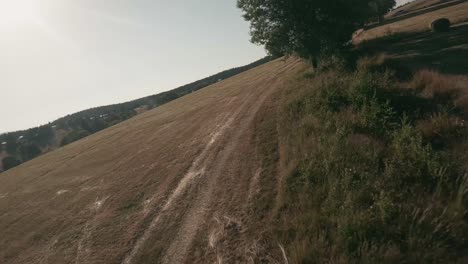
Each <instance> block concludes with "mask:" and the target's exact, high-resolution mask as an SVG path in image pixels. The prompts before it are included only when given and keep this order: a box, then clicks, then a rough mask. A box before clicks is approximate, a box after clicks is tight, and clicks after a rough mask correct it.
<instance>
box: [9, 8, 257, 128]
mask: <svg viewBox="0 0 468 264" xmlns="http://www.w3.org/2000/svg"><path fill="white" fill-rule="evenodd" d="M248 30H249V26H248V24H247V22H244V20H243V19H242V17H241V15H240V11H239V10H238V9H237V8H236V1H235V0H203V1H197V0H0V99H1V102H0V132H6V131H13V130H19V129H26V128H29V127H32V126H37V125H40V124H44V123H47V122H49V121H53V120H54V119H56V118H59V117H61V116H64V115H67V114H71V113H73V112H76V111H80V110H84V109H87V108H90V107H95V106H101V105H105V104H112V103H118V102H124V101H128V100H131V99H136V98H140V97H143V96H146V95H151V94H155V93H159V92H162V91H165V90H169V89H173V88H176V87H178V86H180V85H183V84H186V83H189V82H192V81H195V80H198V79H201V78H203V77H207V76H209V75H211V74H214V73H217V72H219V71H222V70H225V69H228V68H231V67H235V66H241V65H244V64H247V63H250V62H253V61H254V60H257V59H259V58H261V57H263V56H265V52H264V50H263V48H262V47H258V46H255V45H253V44H251V43H249V35H248Z"/></svg>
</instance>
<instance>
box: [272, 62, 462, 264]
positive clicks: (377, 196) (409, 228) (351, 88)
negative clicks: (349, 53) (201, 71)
mask: <svg viewBox="0 0 468 264" xmlns="http://www.w3.org/2000/svg"><path fill="white" fill-rule="evenodd" d="M380 62H381V60H380V59H379V58H367V59H365V60H364V61H363V62H361V64H360V65H361V66H360V67H359V70H358V72H349V71H347V70H343V69H341V68H340V67H337V68H335V69H333V68H329V69H328V70H326V71H325V72H317V73H315V74H305V75H304V74H303V75H301V76H298V77H297V78H296V79H293V80H292V81H291V84H290V87H289V89H291V91H293V92H291V93H285V96H286V97H285V108H284V111H283V118H281V119H280V120H281V122H283V123H282V125H281V126H280V127H281V128H282V130H283V131H284V132H283V133H280V135H283V137H281V141H280V142H281V144H285V145H289V147H288V153H287V155H289V156H288V158H289V159H294V160H298V161H299V162H298V163H297V167H296V169H295V170H294V171H293V172H292V173H291V174H290V176H289V178H288V181H287V183H288V184H287V192H286V193H287V195H286V200H285V203H284V207H283V208H282V210H281V211H280V212H281V213H280V216H279V217H280V223H281V224H280V225H279V226H278V228H279V231H278V233H279V234H280V235H279V236H280V239H281V241H282V242H283V243H284V244H285V245H286V246H287V247H286V251H287V254H288V256H289V260H290V263H401V262H405V263H441V262H449V263H463V262H464V260H466V257H468V252H467V251H466V246H467V244H466V241H465V238H466V236H467V235H468V222H467V221H466V218H463V216H462V215H465V213H466V211H465V210H466V208H467V207H468V199H467V196H466V190H467V188H468V184H467V182H466V181H467V178H466V174H465V173H464V172H465V171H466V169H467V168H468V167H466V161H467V160H468V159H467V156H468V155H466V154H464V152H465V151H466V150H467V149H468V141H466V138H467V136H468V130H467V128H466V126H465V121H464V117H463V115H464V113H463V110H462V109H458V107H457V106H456V103H455V102H457V100H459V98H463V97H464V95H465V94H466V93H467V92H468V89H464V87H465V86H463V84H466V83H464V82H462V81H460V80H462V79H463V77H459V76H446V75H442V74H439V73H436V72H433V71H429V70H422V71H420V72H419V73H417V74H416V75H415V76H414V78H412V80H411V81H409V82H406V83H397V82H396V80H395V79H394V78H393V77H392V75H391V74H389V73H382V72H379V71H377V72H372V71H373V69H374V68H375V67H374V66H375V65H373V64H374V63H376V64H379V63H380ZM377 68H378V67H377ZM460 78H461V79H460ZM296 149H301V150H302V151H295V150H296ZM463 212H465V213H463Z"/></svg>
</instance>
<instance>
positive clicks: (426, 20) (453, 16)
mask: <svg viewBox="0 0 468 264" xmlns="http://www.w3.org/2000/svg"><path fill="white" fill-rule="evenodd" d="M442 17H445V18H448V19H450V21H451V23H452V24H459V23H463V22H468V2H466V3H461V4H458V5H455V6H450V7H447V8H442V9H439V10H436V11H434V12H429V13H426V14H422V15H419V16H415V17H411V18H408V19H404V20H401V21H397V22H394V23H391V24H386V25H383V26H380V27H376V28H372V29H369V30H366V31H363V32H362V33H360V34H359V35H358V36H356V37H355V38H354V40H353V41H354V42H355V43H360V42H362V41H366V40H371V39H376V38H380V37H384V36H390V35H393V34H401V33H414V32H422V31H428V30H430V23H431V22H432V21H433V20H435V19H437V18H442Z"/></svg>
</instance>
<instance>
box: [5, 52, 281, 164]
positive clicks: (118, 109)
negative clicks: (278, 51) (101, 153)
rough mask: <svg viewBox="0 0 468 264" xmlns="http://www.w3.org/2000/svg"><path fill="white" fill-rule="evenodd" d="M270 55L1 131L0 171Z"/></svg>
mask: <svg viewBox="0 0 468 264" xmlns="http://www.w3.org/2000/svg"><path fill="white" fill-rule="evenodd" d="M272 59H273V57H271V56H268V57H265V58H263V59H260V60H258V61H255V62H253V63H251V64H248V65H246V66H242V67H238V68H233V69H230V70H226V71H223V72H220V73H218V74H215V75H212V76H210V77H207V78H204V79H202V80H199V81H196V82H193V83H190V84H187V85H184V86H181V87H179V88H176V89H174V90H171V91H167V92H163V93H159V94H156V95H151V96H148V97H144V98H140V99H137V100H133V101H130V102H125V103H121V104H114V105H107V106H101V107H96V108H91V109H88V110H84V111H81V112H78V113H75V114H71V115H68V116H65V117H62V118H60V119H58V120H56V121H54V122H52V123H49V124H47V125H43V126H40V127H36V128H31V129H28V130H23V131H17V132H10V133H5V134H2V135H0V144H1V145H0V157H1V158H2V160H1V164H0V165H1V166H0V172H1V171H6V170H8V169H11V168H13V167H16V166H18V165H19V164H21V163H23V162H26V161H28V160H31V159H33V158H35V157H37V156H39V155H41V154H42V153H45V152H48V151H50V150H53V149H55V148H57V147H60V146H65V145H67V144H70V143H72V142H75V141H77V140H79V139H82V138H84V137H87V136H89V135H92V134H94V133H96V132H99V131H101V130H103V129H105V128H108V127H110V126H113V125H115V124H118V123H120V122H122V121H125V120H127V119H129V118H131V117H133V116H135V115H137V114H138V112H139V111H143V110H150V109H153V108H155V107H158V106H160V105H163V104H166V103H168V102H170V101H172V100H175V99H177V98H180V97H182V96H184V95H187V94H190V93H192V92H195V91H197V90H200V89H202V88H204V87H207V86H209V85H212V84H214V83H216V82H219V81H220V80H224V79H227V78H230V77H232V76H235V75H237V74H239V73H242V72H244V71H247V70H250V69H252V68H255V67H257V66H259V65H262V64H264V63H266V62H268V61H271V60H272Z"/></svg>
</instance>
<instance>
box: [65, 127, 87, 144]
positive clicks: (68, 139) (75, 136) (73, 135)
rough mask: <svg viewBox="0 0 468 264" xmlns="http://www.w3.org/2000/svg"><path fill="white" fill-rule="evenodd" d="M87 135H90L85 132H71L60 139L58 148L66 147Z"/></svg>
mask: <svg viewBox="0 0 468 264" xmlns="http://www.w3.org/2000/svg"><path fill="white" fill-rule="evenodd" d="M89 135H91V133H89V132H88V131H86V130H73V131H72V132H70V133H69V134H68V135H66V136H65V137H64V138H63V139H62V142H60V146H65V145H68V144H70V143H73V142H75V141H77V140H80V139H82V138H84V137H87V136H89Z"/></svg>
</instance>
